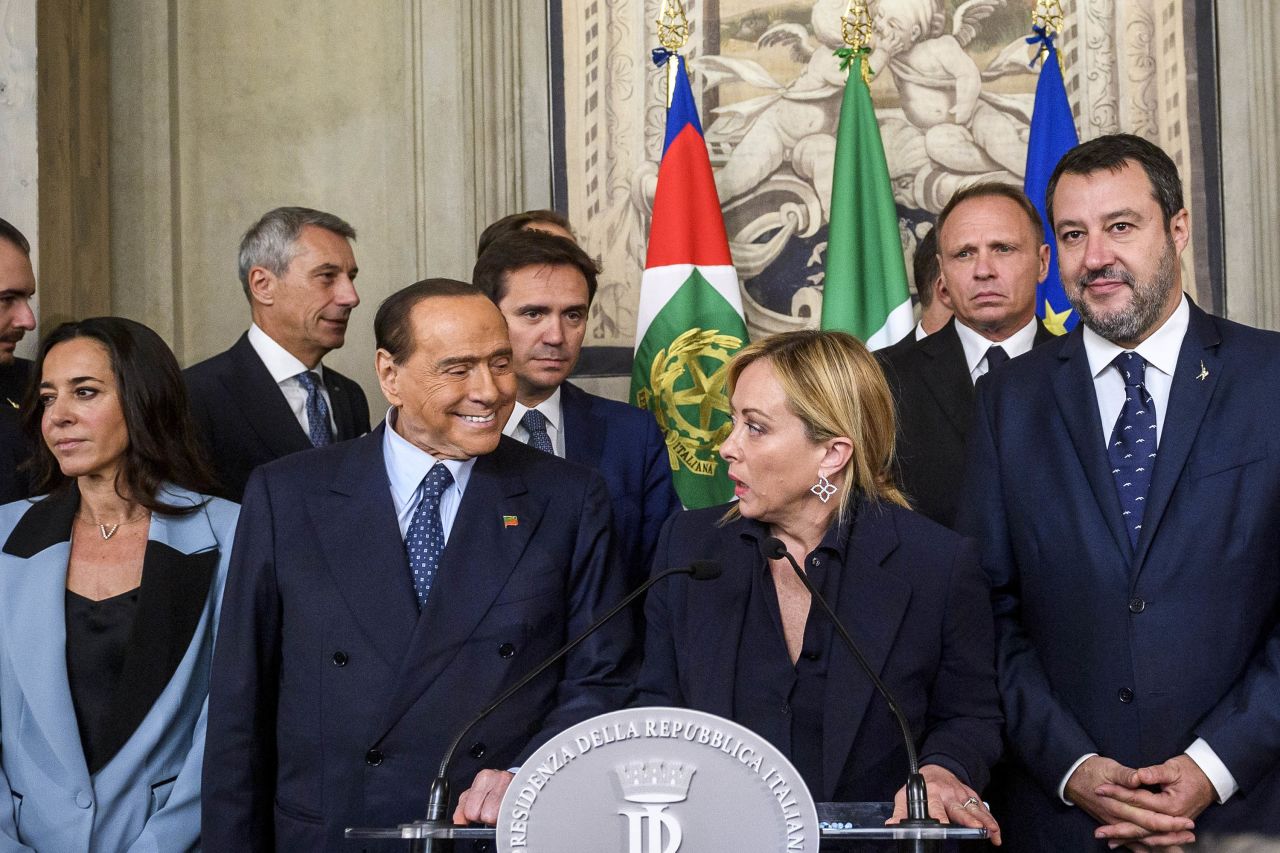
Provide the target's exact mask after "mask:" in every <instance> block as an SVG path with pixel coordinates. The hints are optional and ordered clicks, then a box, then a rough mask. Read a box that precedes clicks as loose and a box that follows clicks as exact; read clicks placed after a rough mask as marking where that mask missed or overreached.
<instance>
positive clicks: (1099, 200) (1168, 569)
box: [958, 134, 1280, 850]
mask: <svg viewBox="0 0 1280 853" xmlns="http://www.w3.org/2000/svg"><path fill="white" fill-rule="evenodd" d="M1046 208H1047V214H1048V217H1049V219H1050V221H1051V222H1052V223H1053V231H1054V234H1055V237H1056V239H1057V241H1058V263H1059V266H1060V269H1061V272H1062V281H1063V284H1064V285H1065V287H1066V292H1067V295H1068V298H1069V299H1070V301H1071V305H1072V308H1073V309H1074V310H1075V311H1077V312H1078V314H1079V318H1080V324H1079V325H1078V326H1077V327H1076V328H1075V329H1074V330H1073V331H1072V332H1070V333H1069V334H1067V335H1066V336H1064V337H1062V338H1059V339H1057V340H1055V341H1054V342H1052V343H1050V344H1048V345H1046V346H1044V347H1039V348H1037V349H1036V350H1034V351H1033V352H1032V353H1030V354H1029V355H1026V356H1024V357H1022V358H1020V359H1016V360H1015V361H1014V362H1012V363H1010V364H1009V365H1007V366H1006V367H1003V368H1001V374H1000V376H999V378H998V381H995V382H984V383H982V384H981V385H980V386H979V387H978V394H977V408H976V412H975V415H974V424H973V430H972V433H971V435H970V458H969V463H968V466H967V468H966V477H967V482H966V486H965V491H964V500H963V501H962V502H961V510H960V518H959V524H958V526H959V529H960V531H961V532H962V533H965V534H968V535H971V536H973V537H974V538H976V539H977V540H978V541H979V543H980V545H981V547H982V553H983V563H984V567H985V568H986V570H987V572H988V574H989V576H990V579H991V584H992V594H993V603H994V611H995V617H996V644H997V672H998V677H999V680H1000V689H1001V693H1002V696H1003V698H1004V704H1005V711H1006V715H1005V716H1006V719H1007V726H1008V740H1009V751H1010V763H1009V766H1008V767H1007V771H1006V773H1005V774H1003V775H1002V776H1000V777H999V779H998V781H997V782H996V783H994V784H993V786H992V788H991V789H989V792H990V795H991V800H992V807H993V808H992V810H993V811H997V812H998V813H999V814H1000V822H1001V825H1002V826H1003V827H1004V836H1005V840H1006V843H1007V844H1008V845H1009V846H1010V848H1012V849H1015V850H1094V849H1096V850H1106V849H1107V847H1108V846H1110V847H1115V846H1118V845H1128V846H1131V847H1134V848H1135V849H1144V850H1145V849H1148V848H1158V847H1165V846H1175V845H1183V844H1189V843H1191V842H1192V841H1193V839H1194V840H1198V841H1200V842H1201V844H1203V845H1207V846H1209V847H1210V848H1211V849H1215V850H1216V849H1220V848H1219V847H1218V846H1217V844H1218V843H1219V841H1221V838H1216V839H1215V838H1213V836H1215V835H1218V836H1220V835H1222V834H1231V833H1241V834H1251V835H1253V836H1255V837H1258V836H1261V837H1267V838H1270V839H1271V844H1273V843H1274V839H1275V838H1276V837H1277V835H1280V447H1278V446H1277V441H1276V423H1277V422H1280V396H1278V395H1277V394H1276V377H1277V376H1280V335H1276V334H1275V333H1274V332H1264V331H1260V330H1257V329H1251V328H1248V327H1246V326H1241V325H1239V324H1237V323H1232V322H1230V321H1228V320H1224V319H1220V318H1217V317H1212V316H1210V315H1208V314H1206V313H1205V312H1203V311H1201V310H1200V309H1199V308H1197V307H1196V306H1195V305H1193V304H1192V303H1191V301H1190V300H1189V299H1188V298H1187V297H1186V296H1185V295H1184V294H1183V292H1182V275H1181V264H1180V262H1179V256H1180V255H1181V254H1182V251H1183V250H1184V249H1185V248H1186V245H1187V242H1188V240H1189V239H1190V226H1189V221H1188V216H1187V211H1186V209H1185V208H1184V207H1183V203H1182V184H1181V181H1180V180H1179V178H1178V172H1177V167H1176V166H1175V165H1174V163H1173V161H1172V160H1170V158H1169V157H1168V155H1166V154H1165V153H1164V152H1163V151H1161V150H1160V149H1159V148H1158V147H1156V146H1155V145H1153V144H1152V143H1150V142H1148V141H1146V140H1144V139H1141V138H1139V137H1136V136H1129V135H1123V134H1121V135H1114V136H1104V137H1099V138H1097V139H1093V140H1090V141H1088V142H1085V143H1083V144H1081V145H1079V146H1077V147H1076V148H1074V149H1072V150H1071V151H1069V152H1067V154H1065V155H1064V156H1063V158H1062V160H1061V161H1060V162H1059V164H1058V166H1057V169H1056V170H1055V171H1054V174H1053V176H1052V177H1051V179H1050V181H1049V187H1048V198H1047V204H1046ZM1271 844H1267V845H1266V846H1267V847H1268V849H1270V847H1271ZM1197 849H1199V845H1198V846H1197ZM1241 849H1244V848H1241ZM1248 849H1254V848H1253V847H1249V848H1248Z"/></svg>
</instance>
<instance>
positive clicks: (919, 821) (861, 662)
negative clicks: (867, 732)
mask: <svg viewBox="0 0 1280 853" xmlns="http://www.w3.org/2000/svg"><path fill="white" fill-rule="evenodd" d="M760 553H761V554H762V555H764V558H765V559H766V560H781V559H786V561H787V562H788V563H790V564H791V568H792V570H793V571H795V573H796V576H797V577H799V578H800V583H802V584H804V588H805V589H807V590H809V595H810V596H812V598H813V600H814V601H816V602H817V603H818V606H819V607H820V608H822V612H823V613H825V614H827V618H828V619H830V620H831V624H832V625H834V626H835V628H836V633H838V634H839V635H840V639H842V640H844V644H845V645H846V646H848V647H849V651H850V652H852V653H853V657H854V659H855V660H856V661H857V662H858V666H860V667H861V668H862V671H863V672H865V673H866V674H867V677H868V678H870V679H871V683H872V684H874V685H875V688H876V690H877V691H878V692H879V693H880V695H881V696H883V697H884V701H885V702H887V703H888V705H889V710H890V711H892V712H893V717H894V719H896V720H897V721H898V728H900V729H902V741H903V743H904V744H906V747H907V767H908V775H907V817H906V819H905V820H903V821H901V822H900V823H899V824H898V825H899V826H908V827H919V826H941V822H940V821H938V820H936V819H934V818H931V817H929V794H928V791H927V790H926V788H925V783H924V777H923V776H921V775H920V760H919V758H917V756H916V742H915V739H914V738H913V737H912V736H911V726H910V724H908V723H907V715H906V714H905V713H903V711H902V706H900V705H899V704H898V700H897V699H895V698H893V694H892V693H890V692H889V688H887V687H885V686H884V682H883V681H881V680H880V676H878V675H876V673H875V670H873V669H872V668H871V664H869V663H867V659H866V658H865V657H863V656H862V651H861V650H860V649H859V648H858V646H857V644H856V643H854V642H853V638H852V637H850V636H849V632H848V631H847V630H845V627H844V625H843V624H842V623H841V622H840V619H839V618H838V617H837V616H836V614H835V611H834V610H832V609H831V605H829V604H827V600H826V599H825V598H823V597H822V594H821V593H820V592H818V591H817V590H816V589H814V588H813V584H812V583H811V582H810V581H809V576H808V575H807V574H805V571H804V569H802V568H800V564H799V563H797V562H796V558H795V557H793V556H791V552H790V551H788V550H787V546H786V545H784V544H783V542H782V540H781V539H779V538H778V537H777V536H770V537H768V538H767V539H765V540H764V541H763V542H761V543H760Z"/></svg>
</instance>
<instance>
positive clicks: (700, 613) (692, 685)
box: [677, 520, 764, 717]
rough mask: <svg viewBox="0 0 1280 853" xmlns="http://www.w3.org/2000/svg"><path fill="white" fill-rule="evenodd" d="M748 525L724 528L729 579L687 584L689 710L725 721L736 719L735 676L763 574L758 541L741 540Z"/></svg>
mask: <svg viewBox="0 0 1280 853" xmlns="http://www.w3.org/2000/svg"><path fill="white" fill-rule="evenodd" d="M747 523H748V522H746V521H744V520H739V521H737V522H735V523H733V524H731V525H729V526H727V527H725V528H723V531H724V553H723V556H722V557H721V558H720V559H721V562H722V563H723V564H724V566H725V571H724V574H722V575H721V576H720V577H718V578H716V579H715V580H713V581H701V582H694V581H683V583H684V584H685V586H686V588H687V590H688V599H687V600H688V614H687V624H689V625H690V626H691V629H690V631H689V645H688V648H687V649H685V650H683V655H687V656H688V661H689V666H688V668H689V675H688V679H687V681H688V687H689V693H690V695H689V696H686V697H685V699H686V701H687V703H688V705H689V706H690V707H693V708H700V709H702V710H704V711H709V712H710V713H712V714H719V715H720V716H722V717H732V716H733V690H734V686H733V685H734V674H735V673H736V672H737V670H738V649H739V646H740V644H741V641H742V625H743V622H744V621H745V619H746V616H747V599H748V597H749V595H750V593H751V575H752V573H753V572H763V571H764V566H763V565H762V563H763V558H762V557H761V556H760V551H759V548H758V546H757V544H756V540H753V539H748V538H746V537H744V536H742V531H743V530H744V529H745V525H746V524H747ZM677 654H681V650H677ZM683 655H682V656H683Z"/></svg>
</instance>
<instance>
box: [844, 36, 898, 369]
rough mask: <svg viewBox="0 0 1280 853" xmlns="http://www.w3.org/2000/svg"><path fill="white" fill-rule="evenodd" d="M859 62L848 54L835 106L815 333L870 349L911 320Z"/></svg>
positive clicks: (880, 148) (894, 218) (894, 337)
mask: <svg viewBox="0 0 1280 853" xmlns="http://www.w3.org/2000/svg"><path fill="white" fill-rule="evenodd" d="M864 62H866V55H865V54H864V53H861V52H855V53H853V54H852V63H851V64H850V66H849V79H848V81H846V83H845V85H844V102H843V103H842V104H841V106H840V129H839V130H838V131H837V132H836V162H835V175H834V177H833V179H832V186H831V223H830V226H829V228H828V236H827V271H826V275H825V276H824V278H823V286H822V328H824V329H838V330H840V331H843V332H848V333H849V334H851V335H853V336H854V337H856V338H858V339H860V340H861V341H862V342H863V343H865V344H866V345H867V348H868V349H873V350H874V349H879V348H880V347H883V346H888V345H889V344H892V343H896V342H897V341H898V340H899V339H901V338H902V337H903V336H904V335H906V334H907V332H910V331H911V329H912V327H913V326H915V316H914V314H913V313H912V310H911V291H910V288H909V287H908V286H907V267H906V263H905V262H904V261H903V257H902V238H901V237H900V236H899V232H898V208H897V206H896V205H895V204H894V201H893V187H892V185H891V184H890V183H889V166H888V165H887V164H886V163H885V159H884V143H883V142H882V141H881V139H880V125H879V124H877V123H876V111H875V108H874V107H872V105H871V91H870V90H869V89H868V88H867V84H866V82H865V81H864V80H863V79H862V63H864Z"/></svg>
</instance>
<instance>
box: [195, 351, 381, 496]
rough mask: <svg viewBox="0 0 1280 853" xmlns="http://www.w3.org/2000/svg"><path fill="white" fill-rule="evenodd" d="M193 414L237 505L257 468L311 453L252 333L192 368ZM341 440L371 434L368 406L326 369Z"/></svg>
mask: <svg viewBox="0 0 1280 853" xmlns="http://www.w3.org/2000/svg"><path fill="white" fill-rule="evenodd" d="M184 375H185V377H186V380H187V391H188V392H189V393H190V395H191V410H192V414H193V415H195V419H196V423H197V424H198V425H199V427H200V431H201V433H202V434H203V435H204V439H205V446H206V448H207V449H208V451H209V461H210V462H211V463H212V464H213V470H214V471H215V473H217V475H218V480H219V483H220V487H221V491H219V495H220V496H221V497H225V498H228V499H229V500H233V501H239V500H240V499H241V497H242V496H243V495H244V487H245V483H246V482H248V480H249V474H250V473H252V472H253V469H254V468H257V467H258V466H259V465H263V464H265V463H267V462H270V461H271V460H273V459H279V458H280V457H281V456H288V455H289V454H290V453H297V452H298V451H300V450H310V449H311V439H310V438H308V437H307V433H306V432H305V431H304V430H303V429H302V425H301V424H299V423H298V419H297V418H296V417H294V415H293V412H292V411H291V410H290V409H289V404H288V403H287V402H286V401H285V399H284V395H283V394H281V393H280V386H278V385H277V384H276V382H275V380H274V379H272V378H271V374H270V373H268V372H267V368H266V365H264V364H263V363H262V359H260V358H258V354H257V353H256V352H254V349H253V345H252V344H250V343H249V336H248V334H244V335H241V336H240V340H238V341H236V342H235V345H234V346H233V347H231V349H229V350H227V351H226V352H224V353H219V354H218V355H215V356H214V357H213V358H210V359H207V360H205V361H202V362H200V363H199V364H195V365H192V366H191V367H188V368H187V369H186V371H185V373H184ZM324 384H325V388H327V389H328V391H329V402H330V404H331V407H332V409H333V420H334V423H335V424H337V427H338V431H337V433H336V435H335V436H334V438H335V440H337V441H345V440H346V439H349V438H355V437H356V436H358V435H364V434H365V433H366V432H368V431H369V404H368V402H367V401H366V400H365V396H364V391H362V390H361V389H360V386H359V385H357V384H356V383H355V382H353V381H351V380H350V379H348V378H347V377H345V376H343V375H342V374H341V373H339V372H338V371H336V370H333V369H331V368H328V367H326V368H325V370H324Z"/></svg>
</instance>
